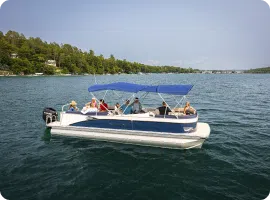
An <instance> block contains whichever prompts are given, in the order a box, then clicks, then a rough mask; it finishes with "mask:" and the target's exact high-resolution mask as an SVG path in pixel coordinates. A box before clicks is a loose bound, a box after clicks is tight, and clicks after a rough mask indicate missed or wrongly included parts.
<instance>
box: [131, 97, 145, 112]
mask: <svg viewBox="0 0 270 200" xmlns="http://www.w3.org/2000/svg"><path fill="white" fill-rule="evenodd" d="M130 106H132V113H134V114H138V113H140V112H141V111H142V104H141V102H140V101H139V98H138V97H136V98H135V100H134V102H133V103H132V104H131V105H130Z"/></svg>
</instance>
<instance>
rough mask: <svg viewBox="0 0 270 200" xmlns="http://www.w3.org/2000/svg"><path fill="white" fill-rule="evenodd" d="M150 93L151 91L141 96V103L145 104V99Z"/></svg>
mask: <svg viewBox="0 0 270 200" xmlns="http://www.w3.org/2000/svg"><path fill="white" fill-rule="evenodd" d="M148 94H149V92H146V93H145V94H144V95H142V96H141V97H140V98H142V99H141V104H143V100H144V99H145V98H146V97H147V95H148Z"/></svg>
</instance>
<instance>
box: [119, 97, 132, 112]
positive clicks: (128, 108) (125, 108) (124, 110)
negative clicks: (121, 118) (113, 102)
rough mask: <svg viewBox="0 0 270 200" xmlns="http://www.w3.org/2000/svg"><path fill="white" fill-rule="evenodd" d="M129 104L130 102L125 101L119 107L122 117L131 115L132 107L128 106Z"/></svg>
mask: <svg viewBox="0 0 270 200" xmlns="http://www.w3.org/2000/svg"><path fill="white" fill-rule="evenodd" d="M129 103H130V101H129V100H128V99H127V100H126V103H125V104H124V105H122V106H121V107H120V108H121V110H122V112H123V114H124V115H128V114H131V113H132V107H131V106H130V105H129Z"/></svg>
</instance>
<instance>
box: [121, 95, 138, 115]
mask: <svg viewBox="0 0 270 200" xmlns="http://www.w3.org/2000/svg"><path fill="white" fill-rule="evenodd" d="M134 94H135V93H133V94H132V95H131V96H130V97H129V98H128V100H129V101H130V100H131V98H132V97H134ZM124 104H126V102H125V103H124ZM124 104H123V105H124ZM123 105H121V106H123ZM121 106H120V107H121ZM128 106H129V105H128ZM128 106H127V107H128ZM127 107H126V108H125V109H124V110H123V112H122V114H121V115H123V113H124V112H125V111H126V109H127Z"/></svg>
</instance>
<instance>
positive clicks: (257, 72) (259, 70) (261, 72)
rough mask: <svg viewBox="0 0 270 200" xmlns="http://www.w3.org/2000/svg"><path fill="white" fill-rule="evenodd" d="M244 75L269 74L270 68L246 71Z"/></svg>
mask: <svg viewBox="0 0 270 200" xmlns="http://www.w3.org/2000/svg"><path fill="white" fill-rule="evenodd" d="M245 73H252V74H269V73H270V67H265V68H257V69H250V70H247V71H246V72H245Z"/></svg>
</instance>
